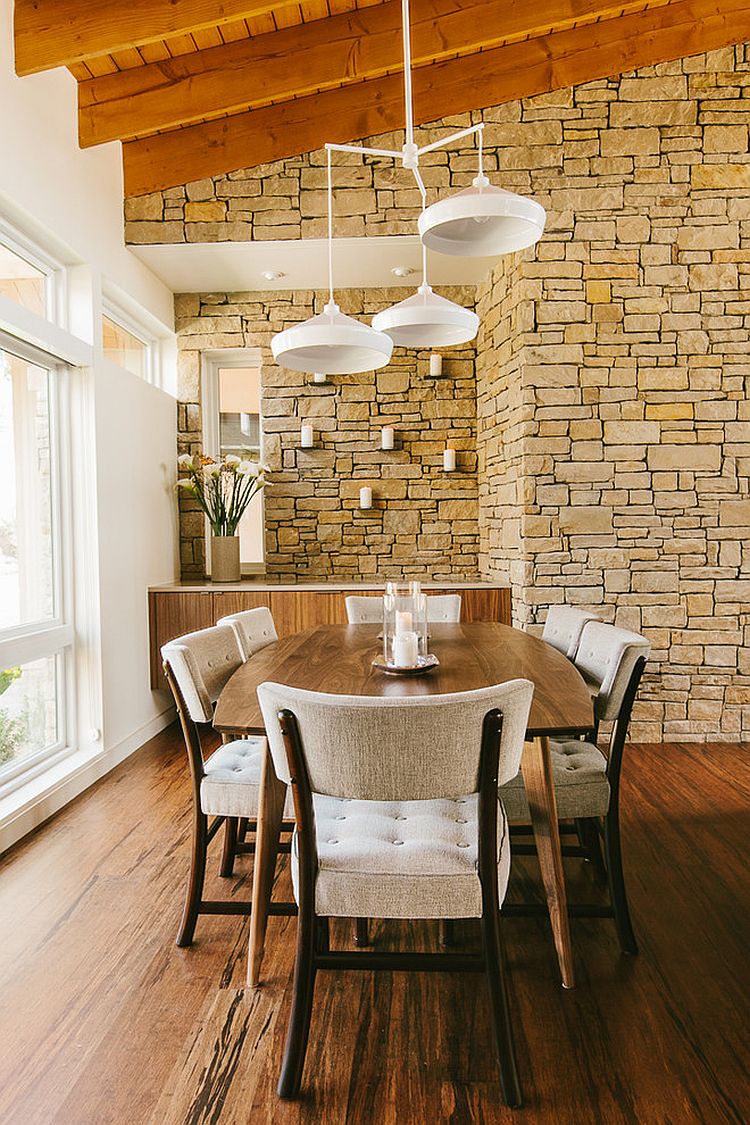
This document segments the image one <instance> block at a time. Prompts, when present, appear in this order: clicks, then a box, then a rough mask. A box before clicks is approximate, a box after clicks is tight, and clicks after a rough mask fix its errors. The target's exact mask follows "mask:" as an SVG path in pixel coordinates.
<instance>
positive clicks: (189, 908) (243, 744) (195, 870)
mask: <svg viewBox="0 0 750 1125" xmlns="http://www.w3.org/2000/svg"><path fill="white" fill-rule="evenodd" d="M161 655H162V659H163V661H164V674H165V676H166V678H167V683H168V684H169V686H170V688H171V690H172V694H173V696H174V700H175V703H176V704H177V711H178V714H179V717H180V724H181V726H182V733H183V736H184V738H185V746H186V748H187V755H188V763H189V765H190V776H191V779H192V784H193V848H192V858H191V862H190V877H189V881H188V890H187V896H186V899H185V908H184V911H183V915H182V921H181V923H180V929H179V933H178V935H177V945H179V946H186V945H191V944H192V941H193V936H194V934H195V926H196V923H197V921H198V915H199V914H249V913H250V904H249V903H242V902H238V901H236V900H234V901H217V900H212V901H208V900H205V899H204V898H203V884H204V880H205V873H206V853H207V850H208V845H209V843H210V842H211V840H212V839H213V838H214V836H215V835H216V833H217V831H218V830H219V828H220V827H221V825H222V824H225V827H226V829H227V830H226V832H225V836H224V850H223V856H222V874H226V873H227V872H226V867H227V865H229V866H230V870H231V863H232V862H233V860H234V855H235V853H236V852H238V851H240V852H242V851H253V850H254V845H253V844H244V843H243V844H238V842H237V824H238V821H239V820H240V819H245V818H246V819H247V820H248V821H249V822H251V824H252V826H253V827H254V826H255V822H256V820H257V815H258V793H259V789H260V769H261V761H262V756H263V753H264V751H265V743H266V740H265V738H263V737H260V736H258V737H252V738H243V739H238V740H236V741H234V742H225V743H224V744H223V745H222V746H220V747H219V749H218V750H215V751H214V753H213V754H211V755H210V757H208V758H205V759H204V756H203V748H202V745H201V735H200V730H199V724H204V723H206V724H210V722H211V720H212V718H213V713H214V704H215V702H216V700H217V699H218V697H219V694H220V693H221V690H222V688H223V687H224V685H225V684H226V682H227V680H228V679H229V678H230V676H231V675H232V674H233V673H234V672H235V671H236V670H237V668H239V667H240V665H241V664H242V663H243V656H242V652H241V651H240V648H239V644H238V640H237V635H236V633H235V631H234V629H232V627H231V626H229V625H215V626H214V627H213V628H210V629H200V630H198V631H197V632H195V633H187V634H186V635H185V636H183V637H178V638H177V639H176V640H174V641H170V642H169V643H168V644H165V645H163V646H162V650H161ZM284 815H285V817H286V818H287V825H286V826H287V827H291V825H290V823H289V818H291V817H293V815H294V812H293V807H292V801H291V796H288V797H287V806H286V808H285V810H284ZM210 816H212V817H214V820H213V821H212V823H211V824H210V825H209V820H208V818H209V817H210ZM230 829H231V830H230ZM282 907H285V904H281V903H277V904H274V905H273V908H272V910H273V912H274V913H290V910H291V908H290V907H288V906H287V907H285V908H284V909H282Z"/></svg>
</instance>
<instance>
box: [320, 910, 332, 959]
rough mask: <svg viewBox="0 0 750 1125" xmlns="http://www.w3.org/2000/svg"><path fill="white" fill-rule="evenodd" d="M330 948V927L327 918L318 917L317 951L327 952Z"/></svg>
mask: <svg viewBox="0 0 750 1125" xmlns="http://www.w3.org/2000/svg"><path fill="white" fill-rule="evenodd" d="M330 948H331V928H330V926H329V924H328V919H327V918H318V952H319V953H328V952H329V951H330Z"/></svg>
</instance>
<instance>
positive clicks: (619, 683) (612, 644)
mask: <svg viewBox="0 0 750 1125" xmlns="http://www.w3.org/2000/svg"><path fill="white" fill-rule="evenodd" d="M650 652H651V645H650V643H649V642H648V641H647V640H646V638H645V637H642V636H641V635H640V633H631V632H630V631H629V630H627V629H618V628H617V627H616V626H614V625H605V624H604V622H602V621H590V622H588V624H586V625H584V627H583V632H582V633H581V640H580V642H579V644H578V652H577V653H576V658H575V666H576V668H577V669H578V671H579V672H580V673H581V675H582V676H583V677H584V679H585V680H587V682H588V683H590V684H591V685H592V687H595V688H596V700H595V703H594V711H595V713H596V717H597V719H599V720H600V721H601V722H614V720H615V719H616V718H617V716H618V714H619V712H620V707H621V706H622V701H623V697H624V695H625V691H626V690H627V686H628V683H629V682H630V677H631V675H632V672H633V669H634V667H635V664H636V661H637V660H638V658H639V657H641V656H642V657H644V658H645V659H648V655H649V653H650Z"/></svg>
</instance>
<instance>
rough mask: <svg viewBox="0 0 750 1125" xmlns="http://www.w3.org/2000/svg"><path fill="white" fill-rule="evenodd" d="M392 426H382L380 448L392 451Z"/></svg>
mask: <svg viewBox="0 0 750 1125" xmlns="http://www.w3.org/2000/svg"><path fill="white" fill-rule="evenodd" d="M393 437H394V434H393V426H383V428H382V430H381V431H380V448H381V449H393Z"/></svg>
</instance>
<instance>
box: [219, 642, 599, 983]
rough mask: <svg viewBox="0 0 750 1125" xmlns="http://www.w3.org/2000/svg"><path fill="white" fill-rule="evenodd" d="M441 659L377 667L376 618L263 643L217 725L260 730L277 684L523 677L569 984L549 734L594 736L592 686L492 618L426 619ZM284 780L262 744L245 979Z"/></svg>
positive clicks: (536, 820) (400, 684) (422, 688)
mask: <svg viewBox="0 0 750 1125" xmlns="http://www.w3.org/2000/svg"><path fill="white" fill-rule="evenodd" d="M429 631H430V637H429V647H430V652H431V653H433V654H434V655H435V656H436V657H437V658H438V661H439V664H438V665H437V666H436V667H434V668H432V669H431V670H430V671H429V672H425V673H424V674H422V675H391V674H388V673H385V672H383V671H382V670H381V669H379V668H377V667H374V666H373V660H374V659H375V658H376V657H379V656H381V655H382V647H383V646H382V640H381V639H380V629H379V626H378V625H320V626H318V627H317V628H313V629H305V630H303V631H301V632H298V633H294V634H292V635H291V636H287V637H285V638H283V639H281V640H277V641H274V642H273V643H271V644H269V645H266V646H265V647H264V648H262V649H260V650H259V651H258V652H256V653H255V654H253V655H252V656H250V658H249V659H248V660H247V661H246V662H245V663H244V664H243V665H242V666H241V667H240V668H238V669H237V671H236V672H235V673H234V674H233V675H232V677H231V678H230V679H229V680H228V682H227V683H226V685H225V687H224V689H223V690H222V692H221V694H220V696H219V699H218V700H217V703H216V709H215V713H214V720H213V723H214V727H215V729H216V730H217V731H218V732H219V733H220V734H222V736H223V737H224V738H225V739H226V738H242V737H245V736H249V735H257V734H263V733H264V730H265V728H264V724H263V717H262V715H261V711H260V706H259V704H258V699H257V689H258V687H259V686H260V684H262V683H265V682H273V683H279V684H285V685H288V686H290V687H293V688H295V687H296V688H300V689H303V690H308V691H320V692H326V693H328V694H333V695H363V696H382V697H387V698H391V699H392V698H398V697H400V696H415V695H418V696H422V695H441V694H444V693H449V692H462V691H474V690H475V689H477V688H484V687H491V686H492V685H495V684H502V683H506V682H507V681H509V680H515V679H527V680H530V681H531V682H532V683H533V684H534V696H533V699H532V703H531V711H530V714H529V720H528V725H527V730H526V741H525V743H524V748H523V753H522V757H521V771H522V774H523V781H524V785H525V788H526V794H527V798H528V802H529V809H530V812H531V826H532V829H533V833H534V840H535V844H536V851H537V855H538V858H539V866H540V871H541V876H542V882H543V884H544V891H545V896H546V902H547V909H548V911H549V918H550V923H551V927H552V933H553V937H554V943H555V949H556V952H557V959H558V964H559V967H560V975H561V978H562V983H563V985H564V986H565V987H566V988H572V987H573V985H574V983H575V977H574V969H573V954H572V946H571V939H570V928H569V924H568V908H567V898H566V890H565V876H564V872H563V862H562V851H561V846H560V833H559V828H558V822H557V811H556V806H555V788H554V783H553V777H552V763H551V758H550V739H551V738H555V737H558V738H559V737H564V738H576V737H579V736H587V737H591V736H592V734H593V730H594V713H593V701H592V694H591V689H590V686H589V685H588V684H587V683H586V682H585V680H584V679H583V677H582V676H581V674H580V673H579V671H578V669H577V668H576V667H575V665H574V664H573V663H572V662H571V661H570V660H568V659H567V657H566V656H564V655H563V654H562V653H561V652H558V650H557V649H555V648H553V647H552V646H551V645H549V644H547V643H546V642H545V641H543V640H542V639H541V638H539V637H535V636H533V635H531V634H530V633H527V632H524V631H523V630H521V629H516V628H512V627H511V626H509V625H501V624H499V623H497V622H490V621H487V622H460V623H456V624H442V623H441V624H434V625H430V626H429ZM285 797H286V785H284V784H283V783H282V782H280V781H279V780H278V778H277V777H276V774H275V771H274V768H273V761H272V759H271V755H270V752H269V750H268V747H267V745H266V747H265V750H264V753H263V759H262V765H261V778H260V793H259V802H258V819H257V825H256V838H255V840H256V842H255V870H254V875H253V891H252V910H251V915H250V948H249V957H248V984H249V985H250V987H255V986H256V985H257V984H258V983H259V982H260V973H261V967H262V960H263V948H264V944H265V936H266V928H267V923H268V913H269V905H270V902H271V892H272V887H273V880H274V875H275V870H276V859H277V854H278V846H279V835H280V832H281V826H282V819H283V809H284V801H285Z"/></svg>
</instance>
